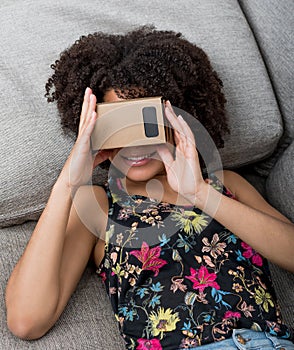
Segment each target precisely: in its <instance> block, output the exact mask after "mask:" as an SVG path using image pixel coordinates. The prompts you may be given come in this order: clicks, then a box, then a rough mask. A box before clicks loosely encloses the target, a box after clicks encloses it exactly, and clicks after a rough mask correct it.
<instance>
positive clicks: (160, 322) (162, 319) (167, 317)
mask: <svg viewBox="0 0 294 350" xmlns="http://www.w3.org/2000/svg"><path fill="white" fill-rule="evenodd" d="M178 315H179V314H178V313H177V312H176V313H174V314H173V313H172V310H171V309H170V308H168V309H166V310H164V308H163V307H160V308H159V309H158V313H156V312H155V311H152V312H151V313H150V316H149V319H150V321H151V323H152V334H153V336H154V337H156V336H158V335H160V339H162V338H163V333H164V332H171V331H173V330H175V329H176V323H177V322H179V321H180V319H179V317H178Z"/></svg>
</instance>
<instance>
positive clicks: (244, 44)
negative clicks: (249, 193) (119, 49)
mask: <svg viewBox="0 0 294 350" xmlns="http://www.w3.org/2000/svg"><path fill="white" fill-rule="evenodd" d="M196 5H197V6H196ZM0 19H1V24H2V27H1V28H2V30H1V33H0V38H1V43H2V47H3V48H5V50H1V53H0V67H1V80H0V95H1V118H2V123H1V130H2V133H1V135H2V137H1V145H0V146H1V157H2V161H1V164H2V165H1V167H2V168H1V173H0V183H1V189H0V198H1V199H0V225H1V226H8V225H11V224H18V223H22V222H24V221H25V220H28V219H36V218H38V216H39V215H40V212H41V211H42V209H43V207H44V205H45V203H46V201H47V199H48V196H49V194H50V189H51V187H52V185H53V184H54V182H55V180H56V178H57V176H58V174H59V172H60V169H61V168H62V165H63V164H64V161H65V159H66V157H67V155H68V153H69V151H70V148H71V146H72V141H70V140H69V139H68V138H66V137H65V136H64V135H63V134H62V133H61V130H60V128H59V121H58V115H57V112H56V108H55V106H52V105H48V104H47V102H46V100H45V98H44V97H43V95H44V93H45V90H44V85H45V82H46V80H47V78H48V77H49V75H50V74H51V70H50V65H51V64H52V63H53V62H54V61H55V60H56V59H57V58H58V56H59V53H60V52H61V51H62V50H64V49H65V48H66V47H68V46H70V45H72V44H73V43H74V41H75V40H76V39H78V38H79V37H80V36H81V35H84V34H88V33H92V32H96V31H106V32H111V33H113V32H115V33H122V32H126V31H127V30H131V29H133V28H135V27H137V26H139V25H143V24H154V25H155V26H156V27H157V28H158V29H172V30H175V31H180V32H182V33H183V35H184V36H185V37H186V38H187V39H188V40H190V41H192V42H194V43H196V44H198V45H199V46H200V47H202V48H203V49H204V50H205V51H206V52H207V53H208V55H209V56H210V58H211V61H212V64H213V66H214V68H215V69H216V71H217V72H218V73H219V75H220V77H221V79H222V80H223V83H224V91H225V94H226V96H227V100H228V104H227V111H228V115H229V117H230V124H231V135H230V136H229V137H228V138H227V140H226V141H227V142H226V147H225V149H224V150H222V151H221V155H222V159H223V164H224V166H225V167H226V168H228V167H236V166H240V165H244V164H248V163H251V162H255V161H258V160H260V159H263V158H265V157H266V156H268V155H270V154H271V153H272V152H273V151H274V149H275V148H276V145H277V142H278V140H279V138H280V136H281V135H282V122H281V118H280V113H279V110H278V106H277V103H276V99H275V96H274V93H273V90H272V86H271V82H270V79H269V77H268V75H267V71H266V68H265V66H264V62H263V59H262V57H261V55H260V52H259V49H258V46H257V44H256V42H255V38H254V36H253V34H252V32H251V30H250V28H249V27H248V24H247V21H246V19H245V18H244V16H243V13H242V11H241V9H240V7H239V4H238V2H237V1H236V0H218V1H216V0H198V1H197V3H195V1H192V0H188V1H185V2H183V1H180V0H177V1H174V2H173V5H172V6H171V5H170V3H169V2H162V1H156V0H152V1H149V2H148V6H146V3H145V2H144V1H143V0H139V1H136V2H128V3H124V4H123V5H122V3H121V2H120V1H118V0H116V1H111V2H109V1H104V0H103V1H100V2H99V5H97V3H96V2H93V1H90V0H85V1H82V2H81V1H78V0H65V1H63V2H62V3H56V2H53V1H47V0H46V1H45V0H40V1H38V2H35V1H32V0H22V1H21V6H20V4H19V3H17V4H16V3H15V2H11V1H9V0H3V1H2V2H1V12H0ZM98 178H99V176H98Z"/></svg>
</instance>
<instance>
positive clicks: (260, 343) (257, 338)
mask: <svg viewBox="0 0 294 350" xmlns="http://www.w3.org/2000/svg"><path fill="white" fill-rule="evenodd" d="M219 349H226V350H257V349H262V350H276V349H281V350H282V349H287V350H294V344H293V343H292V342H291V341H289V340H285V339H280V338H276V337H274V336H272V335H270V334H269V333H266V332H256V331H252V330H249V329H234V330H233V335H232V338H230V339H226V340H223V341H222V342H221V343H219V344H218V343H214V344H208V345H204V346H202V347H201V348H200V350H219ZM190 350H199V347H196V348H192V349H190Z"/></svg>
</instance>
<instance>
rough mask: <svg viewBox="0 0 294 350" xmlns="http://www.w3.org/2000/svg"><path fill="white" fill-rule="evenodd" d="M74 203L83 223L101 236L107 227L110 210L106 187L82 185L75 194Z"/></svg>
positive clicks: (96, 234) (97, 235)
mask: <svg viewBox="0 0 294 350" xmlns="http://www.w3.org/2000/svg"><path fill="white" fill-rule="evenodd" d="M73 205H74V207H75V211H76V213H77V215H78V216H79V218H80V220H81V221H82V223H83V224H84V225H85V226H86V227H87V228H88V230H89V231H90V232H92V233H93V234H94V235H95V236H96V237H99V236H100V235H101V234H102V233H103V231H104V229H105V227H106V222H105V220H106V218H107V212H108V199H107V194H106V192H105V190H104V188H103V187H101V186H90V185H89V186H81V187H80V188H79V189H78V191H77V193H76V194H75V197H74V199H73Z"/></svg>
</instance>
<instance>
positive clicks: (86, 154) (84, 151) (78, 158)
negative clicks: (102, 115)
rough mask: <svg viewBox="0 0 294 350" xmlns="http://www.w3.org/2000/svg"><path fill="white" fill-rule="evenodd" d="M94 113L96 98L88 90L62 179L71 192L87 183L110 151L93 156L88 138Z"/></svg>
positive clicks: (103, 151)
mask: <svg viewBox="0 0 294 350" xmlns="http://www.w3.org/2000/svg"><path fill="white" fill-rule="evenodd" d="M96 120H97V113H96V96H95V95H94V94H93V93H92V90H91V89H90V88H87V89H86V91H85V96H84V101H83V106H82V112H81V117H80V124H79V133H78V137H77V140H76V142H75V145H74V147H73V149H72V151H71V154H70V156H69V158H68V160H67V162H66V163H65V166H64V168H63V171H62V177H63V176H64V177H65V181H66V182H67V184H68V186H69V187H70V188H71V190H72V191H73V192H75V191H76V190H77V189H78V188H79V187H80V186H82V185H85V184H87V183H88V182H89V180H90V179H91V177H92V173H93V169H94V168H95V167H96V166H97V165H98V164H100V163H102V162H103V161H104V160H106V159H107V158H108V156H109V155H110V151H105V150H102V151H98V152H97V153H96V154H93V152H92V149H91V141H90V137H91V134H92V132H93V129H94V126H95V122H96Z"/></svg>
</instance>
